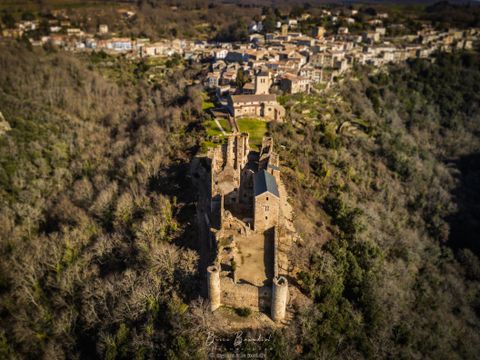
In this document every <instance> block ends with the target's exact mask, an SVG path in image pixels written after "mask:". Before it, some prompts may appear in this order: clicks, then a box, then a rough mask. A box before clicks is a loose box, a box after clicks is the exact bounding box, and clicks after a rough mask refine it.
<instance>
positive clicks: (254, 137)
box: [237, 118, 267, 149]
mask: <svg viewBox="0 0 480 360" xmlns="http://www.w3.org/2000/svg"><path fill="white" fill-rule="evenodd" d="M237 124H238V127H239V128H240V131H241V132H246V133H249V135H250V146H251V147H252V148H256V149H260V146H261V145H262V138H263V137H264V136H265V134H266V133H267V123H266V122H265V121H263V120H259V119H253V118H243V119H238V120H237Z"/></svg>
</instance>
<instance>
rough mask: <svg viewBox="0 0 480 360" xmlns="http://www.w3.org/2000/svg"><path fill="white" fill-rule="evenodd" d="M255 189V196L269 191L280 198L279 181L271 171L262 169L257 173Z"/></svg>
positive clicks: (254, 181)
mask: <svg viewBox="0 0 480 360" xmlns="http://www.w3.org/2000/svg"><path fill="white" fill-rule="evenodd" d="M253 190H254V192H255V196H258V195H260V194H263V193H264V192H269V193H272V194H273V195H275V196H276V197H278V198H279V197H280V194H279V192H278V188H277V181H276V180H275V178H274V177H273V176H272V175H271V174H270V173H269V172H267V171H265V170H260V171H259V172H257V173H256V174H255V177H254V178H253Z"/></svg>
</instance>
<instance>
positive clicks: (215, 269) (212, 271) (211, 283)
mask: <svg viewBox="0 0 480 360" xmlns="http://www.w3.org/2000/svg"><path fill="white" fill-rule="evenodd" d="M207 284H208V299H209V300H210V310H212V311H215V310H217V309H218V308H219V307H220V305H221V303H220V267H219V266H217V265H212V266H209V267H208V268H207Z"/></svg>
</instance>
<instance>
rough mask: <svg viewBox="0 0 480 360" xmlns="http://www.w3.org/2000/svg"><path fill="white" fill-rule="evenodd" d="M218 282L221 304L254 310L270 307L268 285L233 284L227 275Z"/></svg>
mask: <svg viewBox="0 0 480 360" xmlns="http://www.w3.org/2000/svg"><path fill="white" fill-rule="evenodd" d="M220 283H221V289H222V291H221V301H222V305H227V306H233V307H248V308H251V309H252V310H255V311H265V310H267V309H268V308H270V304H271V299H272V289H271V287H270V286H262V287H258V286H254V285H250V284H235V283H234V282H233V279H231V278H229V277H222V278H221V279H220Z"/></svg>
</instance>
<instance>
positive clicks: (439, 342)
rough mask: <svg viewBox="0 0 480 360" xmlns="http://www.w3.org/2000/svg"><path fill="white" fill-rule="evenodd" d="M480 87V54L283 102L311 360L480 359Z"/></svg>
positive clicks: (366, 74) (304, 340) (414, 65)
mask: <svg viewBox="0 0 480 360" xmlns="http://www.w3.org/2000/svg"><path fill="white" fill-rule="evenodd" d="M479 81H480V57H479V55H478V54H461V55H441V56H439V57H438V58H437V59H436V62H435V63H434V64H431V63H429V62H428V61H421V60H419V61H414V62H411V63H409V64H406V65H398V66H393V67H391V68H390V69H389V72H383V71H378V70H374V69H369V68H363V69H357V72H356V74H355V75H354V76H353V78H352V79H346V80H345V81H344V82H343V85H341V86H340V88H341V90H340V92H341V96H337V95H332V94H331V93H330V95H328V94H329V93H328V92H327V93H326V95H325V96H318V95H311V96H296V97H294V98H291V99H289V100H288V101H287V102H286V105H287V106H290V112H291V122H287V123H286V124H282V125H277V126H275V127H274V128H273V129H272V130H273V134H274V136H275V137H276V139H277V141H278V142H280V144H281V145H283V146H284V149H285V150H284V151H283V152H282V153H281V154H280V156H281V158H283V159H286V164H285V165H286V168H285V169H288V168H291V169H292V171H291V172H290V173H289V174H288V181H287V182H286V183H287V184H290V187H291V189H290V192H291V193H292V196H291V198H292V199H294V200H295V202H296V209H297V215H298V219H297V224H298V225H300V230H303V232H304V243H303V244H301V246H299V247H298V249H297V256H296V257H295V258H296V259H297V262H298V264H299V266H300V269H302V270H303V271H302V272H300V273H299V277H298V278H299V279H298V280H299V284H300V285H301V286H302V288H303V289H304V291H305V292H306V293H308V294H310V295H311V297H312V298H313V300H314V305H313V306H312V308H310V309H308V310H307V311H305V312H303V313H302V315H301V316H300V319H299V322H298V325H297V326H298V329H297V336H298V338H297V341H298V342H299V343H301V344H302V352H303V354H304V356H305V357H306V358H312V359H314V358H332V357H338V358H363V357H365V358H426V357H428V358H435V359H437V358H448V359H455V358H459V359H460V358H468V359H473V358H475V357H476V356H477V354H478V346H479V344H480V339H479V335H478V334H479V332H478V330H479V325H480V323H479V310H480V307H479V306H480V303H479V298H480V297H479V296H480V283H479V280H480V264H479V261H478V254H479V247H478V241H477V236H476V234H477V229H478V197H479V191H480V184H479V182H478V176H477V175H478V171H479V168H478V165H479V163H478V152H479V150H480V141H479V137H478V134H479V132H478V131H479V129H480V108H479V104H480V88H479V86H480V85H479V84H480V82H479ZM292 124H293V125H292ZM287 171H288V170H287ZM319 242H322V243H325V245H324V246H323V247H322V249H321V250H319V248H318V243H319ZM304 259H308V260H307V261H304ZM292 348H293V347H292Z"/></svg>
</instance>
